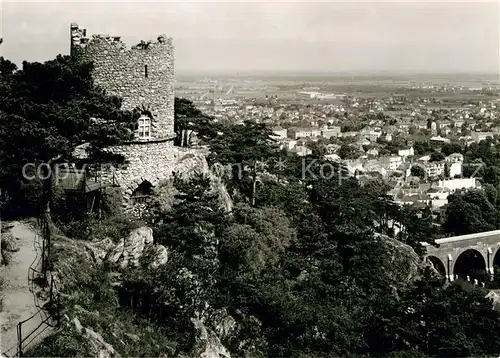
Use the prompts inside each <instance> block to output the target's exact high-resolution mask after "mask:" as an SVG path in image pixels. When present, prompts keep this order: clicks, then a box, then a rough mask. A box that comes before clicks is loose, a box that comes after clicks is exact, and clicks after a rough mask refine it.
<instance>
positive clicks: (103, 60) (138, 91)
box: [70, 23, 197, 212]
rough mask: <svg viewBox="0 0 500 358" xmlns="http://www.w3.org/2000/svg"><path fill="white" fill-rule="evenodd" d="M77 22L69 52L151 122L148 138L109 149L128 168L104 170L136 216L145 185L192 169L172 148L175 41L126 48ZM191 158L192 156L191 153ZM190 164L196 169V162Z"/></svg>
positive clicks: (181, 153)
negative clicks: (136, 197) (137, 191)
mask: <svg viewBox="0 0 500 358" xmlns="http://www.w3.org/2000/svg"><path fill="white" fill-rule="evenodd" d="M86 32H87V31H86V30H85V29H81V28H79V26H78V25H77V24H75V23H72V24H71V27H70V35H71V40H70V43H71V45H70V52H71V55H72V56H78V57H80V58H82V59H84V60H87V61H92V62H93V64H94V70H93V79H94V81H95V83H96V84H97V85H99V86H100V87H102V88H103V89H105V90H106V91H107V92H108V94H111V95H116V96H118V97H120V98H122V99H123V103H122V109H124V110H133V109H135V108H139V109H143V110H144V111H145V113H148V117H149V118H150V120H151V135H150V136H149V138H147V139H145V138H139V136H138V133H137V134H136V139H135V140H134V141H133V142H131V143H127V144H125V145H121V146H115V147H110V148H108V149H107V150H108V151H110V152H114V153H118V154H122V155H123V156H124V157H125V159H126V161H127V163H126V164H123V165H121V166H119V167H113V166H109V167H106V168H102V170H101V178H102V181H103V183H111V182H114V183H116V184H118V185H119V186H120V188H121V191H122V195H123V207H124V209H125V210H126V211H132V212H134V211H135V210H134V207H135V205H134V201H133V200H131V196H132V194H133V192H134V190H135V189H137V187H138V186H139V185H140V184H141V183H143V182H144V181H147V182H149V183H150V184H152V185H153V186H157V185H159V184H161V183H162V182H166V181H168V180H169V179H171V178H172V175H173V173H174V172H176V173H178V172H180V171H184V170H188V167H189V165H187V164H186V162H185V161H184V160H183V158H184V157H185V156H186V154H188V152H187V151H186V150H185V149H182V148H178V147H175V146H174V145H173V141H172V139H173V137H174V50H173V45H172V38H169V37H166V36H165V35H160V36H158V38H157V40H156V41H154V42H153V41H148V42H141V43H140V44H139V45H136V46H133V47H132V48H127V47H126V45H125V44H124V43H123V42H122V41H121V39H120V38H119V37H111V36H109V35H93V36H92V37H91V38H89V37H87V33H86ZM189 152H190V153H191V154H193V151H189ZM192 165H197V164H196V163H194V164H192Z"/></svg>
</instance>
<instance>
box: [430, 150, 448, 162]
mask: <svg viewBox="0 0 500 358" xmlns="http://www.w3.org/2000/svg"><path fill="white" fill-rule="evenodd" d="M444 159H445V156H444V154H443V153H440V152H432V153H431V159H430V160H429V161H430V162H440V161H443V160H444Z"/></svg>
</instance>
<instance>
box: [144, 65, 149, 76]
mask: <svg viewBox="0 0 500 358" xmlns="http://www.w3.org/2000/svg"><path fill="white" fill-rule="evenodd" d="M144 77H146V78H148V65H144Z"/></svg>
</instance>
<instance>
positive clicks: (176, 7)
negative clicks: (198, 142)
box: [0, 0, 500, 76]
mask: <svg viewBox="0 0 500 358" xmlns="http://www.w3.org/2000/svg"><path fill="white" fill-rule="evenodd" d="M0 7H1V8H0V11H1V18H2V26H0V37H3V38H4V43H3V44H2V45H1V46H0V51H1V54H2V55H3V56H5V57H6V58H8V59H10V60H11V61H14V62H16V63H17V64H20V63H21V62H22V61H23V60H27V61H45V60H49V59H52V58H54V57H55V56H56V55H57V54H59V53H62V54H67V53H68V52H69V25H70V23H71V22H76V23H78V24H79V25H80V27H82V28H86V29H87V34H88V35H92V34H97V33H107V34H110V35H111V36H114V35H115V36H122V38H123V40H124V41H125V42H126V43H127V45H128V46H129V47H130V46H131V45H133V44H135V43H138V42H139V41H140V40H142V39H144V40H148V39H155V38H156V36H157V35H158V34H160V33H165V34H167V35H168V36H172V37H173V38H174V47H175V70H176V74H177V75H179V76H189V75H201V76H203V75H207V76H210V75H234V76H237V75H243V76H245V75H249V76H252V75H286V74H288V75H290V74H292V75H293V74H305V75H315V74H317V75H322V76H325V75H326V76H346V75H347V76H349V75H351V76H364V75H367V76H373V75H382V76H387V75H390V76H415V75H425V74H444V75H450V74H457V75H473V76H477V75H498V74H499V73H500V70H499V67H500V60H499V48H500V36H499V32H500V25H499V23H500V21H499V20H500V12H499V11H500V10H499V4H498V2H493V1H490V2H482V1H481V2H479V1H475V2H472V1H471V2H450V1H446V2H444V1H440V2H422V1H411V2H409V1H399V2H377V1H372V2H364V3H362V2H353V1H351V2H334V1H330V2H324V1H323V2H308V3H306V2H282V1H275V2H272V3H263V2H260V1H235V2H232V3H228V2H209V1H199V2H193V1H184V2H177V1H175V2H174V1H163V2H143V3H133V2H117V1H114V2H92V1H87V2H76V1H70V0H66V1H60V2H57V3H56V2H47V1H36V2H34V1H32V2H26V1H17V2H12V1H6V0H4V1H3V2H2V3H1V4H0Z"/></svg>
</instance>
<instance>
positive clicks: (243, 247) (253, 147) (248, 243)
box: [0, 56, 500, 357]
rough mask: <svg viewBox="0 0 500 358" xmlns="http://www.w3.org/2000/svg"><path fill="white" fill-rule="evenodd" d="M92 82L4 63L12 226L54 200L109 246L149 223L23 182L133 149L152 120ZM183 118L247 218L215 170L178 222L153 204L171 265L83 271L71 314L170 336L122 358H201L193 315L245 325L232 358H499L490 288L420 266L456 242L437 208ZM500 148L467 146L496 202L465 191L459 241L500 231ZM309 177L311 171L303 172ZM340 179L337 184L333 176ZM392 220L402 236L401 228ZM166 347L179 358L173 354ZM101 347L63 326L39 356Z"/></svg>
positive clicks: (0, 107) (55, 64) (181, 195)
mask: <svg viewBox="0 0 500 358" xmlns="http://www.w3.org/2000/svg"><path fill="white" fill-rule="evenodd" d="M91 69H92V66H91V65H89V64H83V63H79V62H75V60H72V59H70V58H68V57H62V56H60V57H58V58H57V59H55V60H53V61H49V62H46V63H44V64H39V63H24V64H23V68H22V69H20V70H17V69H16V68H15V66H13V64H12V63H10V62H9V61H7V60H5V59H3V58H1V59H0V71H1V73H0V75H1V77H0V121H1V124H2V125H1V126H0V153H1V155H0V162H1V163H0V164H1V165H0V168H1V171H0V185H1V188H2V211H3V215H7V216H8V217H12V218H13V217H20V216H33V215H38V214H39V213H40V212H41V209H42V208H43V206H40V203H42V204H44V203H46V202H49V203H50V204H51V206H52V211H53V216H54V221H55V223H56V225H59V226H60V227H61V228H62V230H63V231H65V234H66V235H67V236H70V237H73V238H74V239H76V240H81V241H90V240H93V239H95V237H97V236H98V235H99V230H102V228H103V226H107V230H108V231H107V234H109V232H110V231H113V230H114V232H116V233H117V236H119V235H121V234H122V231H120V230H121V229H122V228H130V225H131V224H130V223H131V222H132V221H134V220H135V219H132V218H128V217H125V215H122V214H116V213H112V211H111V210H110V211H109V213H108V214H107V215H108V216H107V217H106V218H102V219H100V224H97V221H96V219H95V218H92V217H88V215H86V214H83V215H81V214H78V215H76V214H75V215H74V216H73V217H68V215H66V216H65V217H64V218H63V217H62V216H61V215H60V212H61V211H64V210H66V209H64V208H66V207H67V206H64V205H65V204H64V203H65V202H66V201H67V200H66V198H64V195H62V194H60V193H52V191H51V189H50V187H47V185H42V184H44V183H33V182H27V181H26V180H24V179H23V178H22V176H21V175H20V173H21V170H22V167H23V165H24V163H26V162H30V163H41V162H48V161H50V160H52V159H53V158H59V160H71V149H72V148H73V147H74V146H75V145H79V144H81V143H83V142H90V143H92V148H93V152H92V154H93V156H91V157H90V159H89V160H91V161H94V162H104V161H110V160H115V159H116V158H105V157H103V155H102V153H101V151H100V149H101V148H104V147H106V146H109V145H114V144H118V143H121V142H122V141H125V140H127V139H128V138H130V135H131V132H132V130H133V126H134V125H133V123H134V121H135V120H136V118H137V113H135V112H124V111H121V110H120V106H121V102H120V100H119V99H118V98H114V97H109V96H107V95H106V94H105V93H104V92H103V91H101V90H100V89H99V88H97V87H96V86H95V85H94V84H93V82H92V80H91V76H90V72H91ZM91 118H103V119H105V120H106V121H105V122H104V124H102V123H101V124H99V123H96V122H93V121H92V120H91ZM176 118H177V122H176V131H177V132H179V133H180V132H181V131H182V130H183V129H186V128H184V127H186V126H189V129H190V130H192V131H195V132H196V133H197V136H198V138H199V140H200V141H201V142H202V143H203V144H204V145H206V146H208V148H209V149H210V155H209V156H208V158H207V160H208V163H209V165H212V166H213V165H214V164H215V163H218V164H220V165H222V166H224V167H227V168H231V169H232V170H231V171H226V172H225V176H224V178H223V179H224V183H225V186H226V188H227V190H228V192H229V193H230V197H231V201H232V206H233V210H232V211H231V212H226V211H224V210H222V208H221V206H220V203H219V200H218V198H217V196H216V195H215V194H214V193H213V192H212V191H211V190H210V180H211V179H210V178H209V176H208V175H206V173H203V172H199V173H195V174H194V175H193V176H192V177H191V178H190V179H189V180H184V179H175V180H174V181H173V184H172V185H173V186H174V187H175V189H176V192H177V194H176V195H175V199H176V200H175V202H174V204H173V205H172V206H171V207H169V208H167V209H166V208H165V207H164V206H163V205H161V200H160V199H161V198H158V197H153V198H152V199H151V200H150V201H149V202H148V203H147V210H146V211H145V214H144V216H143V217H142V218H141V221H142V224H146V225H148V226H149V227H151V228H153V232H154V237H155V240H156V241H157V242H158V243H161V244H163V245H165V246H166V247H168V250H169V260H168V264H167V265H164V266H161V267H157V268H151V267H150V266H148V265H147V263H146V262H143V264H142V265H141V266H140V267H137V268H134V269H127V270H122V271H121V272H120V274H121V284H120V285H119V286H113V285H112V284H111V279H110V275H109V274H110V273H111V272H117V271H120V269H119V268H116V267H107V266H104V267H99V268H90V267H89V266H84V265H86V264H84V263H82V266H81V267H78V270H79V272H80V274H81V275H79V277H76V278H75V282H73V286H71V287H73V288H74V290H75V291H76V290H80V291H81V292H85V295H84V296H85V300H84V301H83V300H80V299H78V297H76V296H75V295H73V296H72V295H67V296H65V297H64V299H63V309H64V310H66V311H65V312H66V313H67V312H70V311H71V310H72V309H73V307H74V306H75V305H78V306H79V307H83V309H85V310H87V311H97V312H98V313H99V312H100V314H101V317H103V316H104V313H103V312H108V313H109V312H112V313H113V314H114V315H115V317H116V318H114V319H111V320H108V321H106V322H105V320H104V319H103V320H101V321H99V318H98V317H99V314H97V318H96V317H94V318H92V322H93V325H94V327H98V328H99V329H100V330H101V333H102V334H103V335H104V334H105V333H104V331H106V330H107V329H111V328H110V327H111V325H112V324H115V323H116V324H118V323H119V321H124V322H133V323H130V324H129V325H128V330H130V331H132V330H133V329H136V330H139V331H140V330H141V329H142V330H143V331H144V332H145V331H148V332H149V331H154V332H156V333H155V334H156V336H154V335H153V333H151V335H150V336H149V337H153V338H151V340H143V341H141V342H140V343H127V344H125V343H124V344H121V343H119V339H118V338H116V345H115V348H116V349H117V350H119V351H120V354H121V355H125V356H127V355H128V356H159V355H160V353H162V354H164V356H165V354H167V355H170V356H182V355H184V356H185V355H188V352H189V349H190V348H189V347H190V346H192V344H193V340H194V338H193V333H192V325H193V324H192V320H193V318H196V319H200V320H202V321H203V322H205V324H206V325H207V326H210V325H212V326H215V324H213V323H212V322H214V321H215V320H216V318H217V317H218V315H220V312H226V313H227V314H228V315H230V316H231V317H232V318H233V320H234V322H235V327H236V328H234V329H232V330H231V332H230V333H227V334H222V333H220V334H219V338H220V340H221V342H222V344H223V345H224V346H225V347H226V348H227V349H228V351H229V352H230V353H231V354H232V355H233V356H252V357H265V356H266V357H267V356H271V357H274V356H280V357H281V356H324V357H327V356H328V357H336V356H353V357H363V356H365V357H367V356H380V357H388V356H391V357H432V356H436V357H466V356H492V355H498V354H499V353H500V341H499V343H496V342H497V339H496V338H497V337H498V336H499V335H500V314H499V313H498V312H496V311H494V310H493V309H492V303H491V301H490V300H488V299H486V298H484V293H483V292H482V291H474V290H473V291H467V290H464V289H462V288H460V287H459V286H457V285H452V284H447V283H445V281H444V279H443V278H442V277H440V276H439V274H438V273H436V271H435V270H434V269H433V268H432V267H431V266H429V265H427V264H425V263H424V262H423V260H421V258H422V255H423V248H422V246H421V244H420V243H421V242H429V243H431V244H432V243H433V242H434V240H435V239H436V238H438V237H440V235H441V229H440V228H439V227H436V225H434V224H433V217H432V213H431V210H430V209H429V208H424V209H415V208H412V207H406V206H403V207H400V206H397V205H395V204H394V203H393V202H392V201H391V200H390V198H389V197H388V196H387V195H386V193H387V191H388V188H387V187H386V186H385V185H384V184H383V183H382V182H379V181H376V180H374V181H371V182H366V183H360V182H359V181H358V180H356V179H355V178H353V177H350V176H348V175H347V173H346V170H345V168H343V167H342V165H340V164H335V165H333V164H331V163H330V162H328V161H326V160H325V159H324V158H323V156H322V153H321V151H314V152H313V153H312V155H310V156H308V157H305V158H301V157H297V156H296V155H294V154H290V153H286V152H283V151H280V150H279V149H278V148H277V146H276V143H275V142H274V140H273V139H272V132H271V130H270V129H269V128H267V127H266V126H265V125H263V124H259V123H255V122H250V121H247V122H245V123H244V124H243V125H233V124H221V123H216V122H214V121H211V120H210V118H209V117H208V116H204V115H202V114H201V113H200V112H199V111H198V110H197V109H196V108H195V107H194V106H193V104H192V103H191V102H189V101H187V100H184V99H176ZM185 118H192V119H193V120H191V121H186V120H185ZM179 136H180V135H179ZM177 140H178V141H179V142H182V141H183V139H182V138H179V137H178V139H177ZM497 146H498V144H497V143H495V144H494V145H491V143H489V142H488V143H480V144H479V145H477V146H474V147H471V148H469V149H468V151H467V155H469V156H471V158H472V157H474V158H481V159H482V160H483V161H485V162H486V163H487V167H486V169H485V173H484V177H485V180H487V182H486V183H491V184H490V185H487V186H485V190H484V191H480V192H464V193H457V194H454V196H453V197H452V198H451V199H450V204H449V206H448V209H447V214H446V219H445V220H444V222H445V223H444V225H443V228H442V230H443V231H444V232H445V233H450V234H451V233H453V234H461V233H470V232H475V231H480V230H488V229H491V228H496V227H498V218H499V214H498V208H499V205H500V201H499V200H497V196H498V179H497V178H499V176H498V175H497V174H498V173H497V172H498V166H497V164H498V163H499V162H498V157H497V152H496V151H495V148H497ZM61 158H62V159H61ZM116 160H117V159H116ZM304 166H306V167H307V168H308V173H310V174H308V175H304ZM325 168H328V170H330V171H331V173H329V174H328V175H322V172H323V171H324V170H325ZM332 173H333V174H334V175H332ZM339 178H340V179H339ZM487 178H491V179H487ZM56 194H57V195H56ZM66 214H67V213H66ZM393 223H398V225H400V227H402V228H403V229H402V230H397V231H395V230H394V225H393ZM83 227H86V230H81V228H83ZM75 228H79V229H75ZM109 235H110V234H109ZM75 297H76V298H75ZM80 297H81V296H80ZM145 322H147V323H145ZM87 324H90V323H88V322H87ZM133 327H136V328H133ZM137 327H139V328H137ZM96 329H97V328H96ZM136 332H137V331H136ZM109 339H113V338H109ZM172 342H175V343H172ZM165 345H168V346H169V347H170V348H169V351H168V353H165V352H161V350H162V349H163V348H164V346H165ZM88 349H89V347H87V346H86V345H85V343H84V342H83V341H82V339H81V337H79V336H78V334H77V333H75V331H71V330H70V329H69V328H64V327H63V328H61V330H60V331H58V333H57V334H55V335H53V336H51V337H49V338H47V339H46V340H45V341H44V342H42V344H41V345H40V346H39V347H38V349H36V350H35V351H34V352H31V355H32V356H75V355H77V356H88V354H89V351H88ZM165 350H166V348H165Z"/></svg>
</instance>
